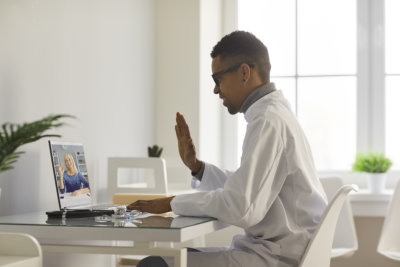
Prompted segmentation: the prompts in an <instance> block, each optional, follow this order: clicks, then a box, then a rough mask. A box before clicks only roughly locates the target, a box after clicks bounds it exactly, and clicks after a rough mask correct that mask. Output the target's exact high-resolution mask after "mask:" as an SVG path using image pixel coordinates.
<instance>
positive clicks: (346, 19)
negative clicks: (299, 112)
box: [298, 0, 357, 75]
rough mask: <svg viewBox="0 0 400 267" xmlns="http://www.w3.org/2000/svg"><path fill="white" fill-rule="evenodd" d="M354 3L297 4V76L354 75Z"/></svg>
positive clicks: (348, 0) (351, 0)
mask: <svg viewBox="0 0 400 267" xmlns="http://www.w3.org/2000/svg"><path fill="white" fill-rule="evenodd" d="M356 2H357V1H355V0H335V1H321V0H302V1H298V73H299V74H300V75H314V74H355V73H356V55H357V54H356V40H357V31H356V25H357V11H356Z"/></svg>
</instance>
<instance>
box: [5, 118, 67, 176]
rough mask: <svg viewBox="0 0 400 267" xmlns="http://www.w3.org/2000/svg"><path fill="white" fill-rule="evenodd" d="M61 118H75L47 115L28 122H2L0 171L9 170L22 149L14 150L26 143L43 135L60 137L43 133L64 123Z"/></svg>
mask: <svg viewBox="0 0 400 267" xmlns="http://www.w3.org/2000/svg"><path fill="white" fill-rule="evenodd" d="M62 118H75V117H74V116H71V115H66V114H57V115H49V116H47V117H44V118H43V119H41V120H37V121H34V122H30V123H23V124H13V123H4V124H3V125H2V126H1V130H0V172H2V171H6V170H10V169H12V168H13V164H14V163H15V162H16V161H17V160H18V158H19V156H20V155H21V154H23V153H24V152H23V151H19V152H17V151H16V150H17V149H18V148H19V147H20V146H22V145H24V144H28V143H32V142H35V141H37V140H39V139H41V138H44V137H61V135H59V134H43V133H44V132H45V131H47V130H49V129H52V128H58V127H61V126H63V125H65V123H63V122H60V121H59V120H60V119H62Z"/></svg>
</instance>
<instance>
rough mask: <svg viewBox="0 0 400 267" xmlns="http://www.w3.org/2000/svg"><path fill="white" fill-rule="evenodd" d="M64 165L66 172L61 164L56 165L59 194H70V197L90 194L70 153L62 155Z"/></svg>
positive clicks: (87, 184) (86, 182)
mask: <svg viewBox="0 0 400 267" xmlns="http://www.w3.org/2000/svg"><path fill="white" fill-rule="evenodd" d="M64 163H65V167H66V168H67V170H64V166H63V165H62V164H61V162H60V163H59V164H58V172H59V174H60V193H61V194H63V193H71V196H77V195H81V194H87V193H90V188H89V183H88V181H86V179H85V177H83V175H82V173H80V172H78V170H77V168H76V165H75V161H74V158H73V157H72V155H71V154H70V153H66V154H64Z"/></svg>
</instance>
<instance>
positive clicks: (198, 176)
mask: <svg viewBox="0 0 400 267" xmlns="http://www.w3.org/2000/svg"><path fill="white" fill-rule="evenodd" d="M205 168H206V164H205V163H204V162H201V168H200V170H199V171H198V172H197V173H194V172H192V176H193V177H194V178H196V179H197V180H199V181H201V179H202V178H203V174H204V169H205Z"/></svg>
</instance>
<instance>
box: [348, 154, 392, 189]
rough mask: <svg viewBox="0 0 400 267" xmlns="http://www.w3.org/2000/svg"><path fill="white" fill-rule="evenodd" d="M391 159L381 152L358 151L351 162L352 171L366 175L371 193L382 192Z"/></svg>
mask: <svg viewBox="0 0 400 267" xmlns="http://www.w3.org/2000/svg"><path fill="white" fill-rule="evenodd" d="M391 166H392V161H391V160H390V159H389V158H387V157H385V155H384V154H383V153H373V152H369V153H358V154H357V155H356V160H355V162H354V164H353V171H356V172H364V173H367V175H368V187H369V190H370V191H371V193H382V192H383V191H384V188H385V181H386V176H387V175H386V174H387V172H388V171H389V169H390V167H391Z"/></svg>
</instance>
